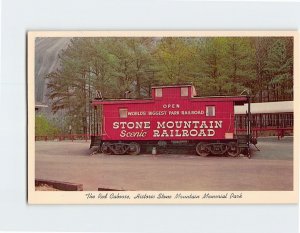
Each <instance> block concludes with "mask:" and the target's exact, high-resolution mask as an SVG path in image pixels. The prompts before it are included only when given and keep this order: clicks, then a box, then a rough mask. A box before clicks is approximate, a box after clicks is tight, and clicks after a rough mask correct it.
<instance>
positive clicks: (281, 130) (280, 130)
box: [237, 127, 294, 140]
mask: <svg viewBox="0 0 300 233" xmlns="http://www.w3.org/2000/svg"><path fill="white" fill-rule="evenodd" d="M293 130H294V128H293V127H285V128H276V127H263V128H256V127H254V128H251V131H252V132H253V136H254V137H255V138H258V136H259V133H261V132H264V131H274V132H277V138H278V140H280V139H281V138H283V137H284V135H285V132H286V131H293ZM237 131H238V132H243V131H247V129H243V128H239V129H237Z"/></svg>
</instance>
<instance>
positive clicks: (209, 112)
mask: <svg viewBox="0 0 300 233" xmlns="http://www.w3.org/2000/svg"><path fill="white" fill-rule="evenodd" d="M215 115H216V107H215V106H206V116H215Z"/></svg>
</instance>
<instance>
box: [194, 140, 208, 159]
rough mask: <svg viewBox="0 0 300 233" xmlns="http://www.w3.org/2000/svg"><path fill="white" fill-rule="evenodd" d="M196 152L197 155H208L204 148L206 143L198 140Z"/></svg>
mask: <svg viewBox="0 0 300 233" xmlns="http://www.w3.org/2000/svg"><path fill="white" fill-rule="evenodd" d="M196 152H197V154H198V155H199V156H203V157H205V156H208V155H209V151H208V150H207V148H206V144H205V143H203V142H199V143H198V144H197V146H196Z"/></svg>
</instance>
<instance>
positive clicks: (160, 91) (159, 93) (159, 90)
mask: <svg viewBox="0 0 300 233" xmlns="http://www.w3.org/2000/svg"><path fill="white" fill-rule="evenodd" d="M155 97H162V89H161V88H156V89H155Z"/></svg>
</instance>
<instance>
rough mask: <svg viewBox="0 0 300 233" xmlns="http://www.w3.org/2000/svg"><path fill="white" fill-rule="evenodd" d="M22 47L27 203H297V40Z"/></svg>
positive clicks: (37, 40)
mask: <svg viewBox="0 0 300 233" xmlns="http://www.w3.org/2000/svg"><path fill="white" fill-rule="evenodd" d="M27 42H28V51H27V54H28V57H27V64H28V67H27V71H28V74H27V75H28V90H27V94H28V203H29V204H283V203H298V188H299V187H298V169H299V167H298V164H299V146H298V145H296V144H295V143H294V142H295V141H297V139H299V135H298V133H299V131H297V130H294V128H297V127H299V126H298V122H297V119H299V109H297V108H295V106H297V103H298V101H299V79H298V77H299V66H298V65H299V39H298V32H296V31H29V32H28V35H27Z"/></svg>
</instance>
